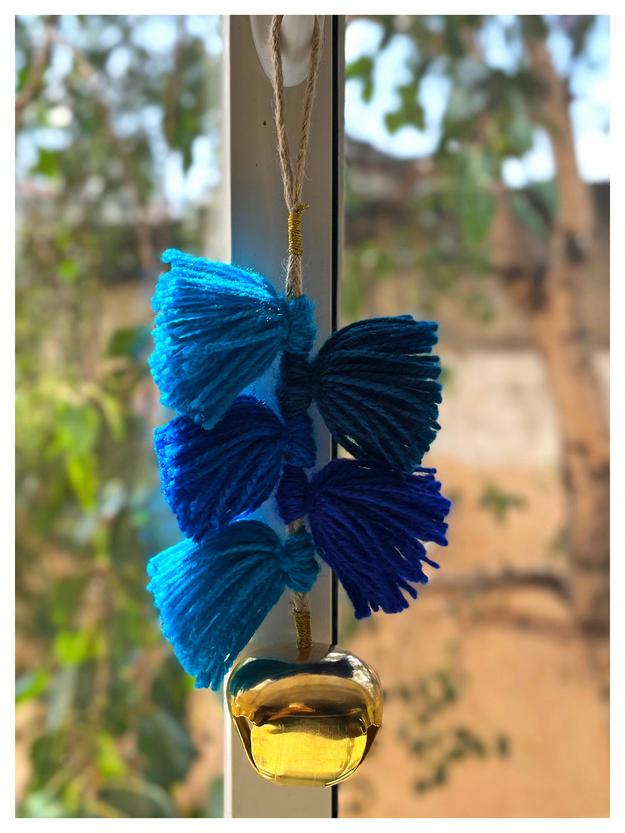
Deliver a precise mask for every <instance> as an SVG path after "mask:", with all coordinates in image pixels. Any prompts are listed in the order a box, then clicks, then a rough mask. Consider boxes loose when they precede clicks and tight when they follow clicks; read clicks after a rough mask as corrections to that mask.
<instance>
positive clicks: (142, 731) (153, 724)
mask: <svg viewBox="0 0 625 833" xmlns="http://www.w3.org/2000/svg"><path fill="white" fill-rule="evenodd" d="M139 751H140V752H141V754H142V755H145V758H146V760H147V769H146V774H147V776H148V777H149V778H150V780H152V781H156V783H158V784H161V785H162V786H164V787H168V786H169V785H171V784H172V783H174V782H175V781H179V780H181V779H182V778H183V777H184V776H185V774H186V772H187V770H188V769H189V766H190V765H191V761H192V760H193V759H194V758H195V756H196V751H195V747H194V746H193V743H192V742H191V738H190V737H189V734H188V732H187V730H186V729H185V727H184V726H183V724H182V723H181V722H180V721H179V720H176V718H174V717H172V715H170V714H168V713H167V712H166V711H164V710H163V709H160V708H158V709H156V710H155V711H154V712H153V713H151V714H149V715H147V716H146V717H144V718H143V720H142V721H141V724H140V726H139Z"/></svg>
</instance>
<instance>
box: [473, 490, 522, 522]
mask: <svg viewBox="0 0 625 833" xmlns="http://www.w3.org/2000/svg"><path fill="white" fill-rule="evenodd" d="M526 505H527V501H526V500H525V498H524V497H522V495H519V494H516V492H506V491H505V490H504V489H500V488H499V486H497V485H495V484H494V483H489V484H488V485H487V486H486V487H485V488H484V491H483V492H482V497H481V499H480V506H483V507H484V509H487V510H488V511H489V512H491V513H492V515H493V516H494V518H495V520H496V521H497V522H498V523H503V522H504V521H505V520H506V519H507V517H508V513H509V512H510V510H511V509H522V508H524V507H525V506H526Z"/></svg>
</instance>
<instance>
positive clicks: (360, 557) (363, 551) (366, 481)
mask: <svg viewBox="0 0 625 833" xmlns="http://www.w3.org/2000/svg"><path fill="white" fill-rule="evenodd" d="M434 474H435V470H434V469H425V468H420V469H418V470H417V471H416V472H415V473H414V474H405V473H403V472H400V471H397V470H394V471H393V470H390V469H387V468H384V467H382V466H378V465H377V464H367V463H360V462H357V461H356V460H333V461H332V462H331V463H328V465H326V466H325V467H324V468H323V469H321V471H320V472H318V473H317V474H316V475H315V476H314V477H313V478H312V480H311V482H310V483H309V484H308V487H307V488H306V486H305V481H304V480H302V475H301V473H300V472H297V471H296V470H295V469H288V468H287V469H286V470H285V478H284V480H283V481H282V482H281V483H280V486H279V488H278V492H277V500H278V505H279V508H280V512H281V515H282V517H283V520H285V521H286V522H289V521H290V520H293V519H294V518H295V517H301V516H302V515H303V514H304V513H307V514H308V521H309V525H310V531H311V533H312V536H313V539H314V542H315V545H316V547H317V551H318V553H319V555H320V556H321V558H323V560H324V561H326V562H327V563H328V564H329V565H330V567H332V569H333V570H334V571H335V572H336V575H337V577H338V579H339V581H340V582H341V584H342V585H343V587H344V588H345V590H346V592H347V595H348V596H349V598H350V599H351V601H352V604H353V605H354V609H355V613H356V618H357V619H362V618H363V617H365V616H369V614H370V613H371V611H377V610H379V609H382V610H383V611H385V612H386V613H397V612H399V611H400V610H403V609H404V608H406V607H407V606H408V601H407V600H406V598H405V596H404V592H405V593H407V594H408V595H409V596H411V597H412V598H416V596H417V593H416V590H415V589H414V587H413V584H426V583H427V581H428V577H427V575H426V574H425V573H424V571H423V565H424V564H429V565H430V566H431V567H435V568H438V566H439V565H438V564H437V563H436V562H435V561H432V559H430V558H429V557H428V556H427V553H426V549H425V546H424V543H423V542H429V541H431V542H433V543H436V544H439V545H441V546H446V545H447V539H446V537H445V534H446V531H447V524H446V523H445V517H446V515H447V513H448V512H449V509H450V506H451V504H450V502H449V501H448V500H447V499H446V498H445V497H443V496H442V495H441V493H440V483H439V482H438V481H437V480H436V479H435V478H434Z"/></svg>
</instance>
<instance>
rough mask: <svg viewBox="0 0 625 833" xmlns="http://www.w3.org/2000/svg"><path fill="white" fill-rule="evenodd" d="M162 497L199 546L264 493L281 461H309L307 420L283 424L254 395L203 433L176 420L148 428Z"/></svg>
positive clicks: (310, 439) (273, 481) (238, 401)
mask: <svg viewBox="0 0 625 833" xmlns="http://www.w3.org/2000/svg"><path fill="white" fill-rule="evenodd" d="M154 448H155V451H156V457H157V459H158V462H159V466H160V470H161V482H162V488H163V494H164V495H165V498H166V500H167V503H168V504H169V507H170V509H171V510H172V512H173V513H174V514H175V515H176V518H177V519H178V525H179V526H180V529H181V531H182V532H184V534H185V535H186V536H187V537H188V538H192V539H193V540H194V541H202V540H203V539H204V538H206V537H207V536H209V535H211V534H213V533H214V532H216V531H217V530H218V529H221V528H222V527H224V526H226V524H228V523H229V522H230V521H232V520H233V519H234V518H236V517H237V516H239V515H241V514H243V513H246V512H253V511H254V510H255V509H257V508H258V507H259V506H260V505H261V503H263V502H264V501H265V500H267V498H268V497H269V496H270V494H271V493H272V491H273V490H274V488H275V486H276V483H277V482H278V480H279V478H280V470H281V467H282V461H283V459H286V460H287V461H289V460H291V461H295V464H296V465H301V466H304V467H309V466H312V465H313V464H314V461H315V445H314V438H313V434H312V424H311V422H310V418H309V417H308V416H306V415H305V414H302V415H300V416H299V417H298V418H296V419H295V418H294V419H291V420H288V421H287V424H285V423H283V422H282V420H281V419H280V418H279V417H278V416H277V415H276V414H275V413H274V412H273V411H272V409H271V408H270V407H269V406H268V405H265V403H264V402H261V401H260V400H258V399H256V398H255V397H253V396H239V397H237V399H235V401H234V404H233V405H232V406H231V407H230V408H229V409H228V411H227V412H226V414H225V415H224V416H223V417H222V419H221V420H220V421H219V422H218V423H217V424H216V425H215V427H214V428H212V429H211V430H210V431H205V430H204V429H203V428H201V427H200V426H199V425H197V424H196V423H195V422H193V421H192V420H191V419H189V418H188V417H185V416H178V417H175V418H174V419H172V420H171V421H170V422H168V423H166V424H165V425H161V426H159V427H158V428H156V429H155V431H154Z"/></svg>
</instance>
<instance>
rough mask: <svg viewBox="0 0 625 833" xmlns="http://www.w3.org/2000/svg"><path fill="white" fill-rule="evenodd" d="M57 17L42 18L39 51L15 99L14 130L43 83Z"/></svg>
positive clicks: (19, 124)
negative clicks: (42, 28)
mask: <svg viewBox="0 0 625 833" xmlns="http://www.w3.org/2000/svg"><path fill="white" fill-rule="evenodd" d="M56 18H57V15H46V17H45V18H44V33H43V39H42V41H41V45H40V46H39V49H38V50H37V51H36V52H35V57H34V60H33V62H32V65H31V68H30V73H29V75H28V80H27V82H26V84H25V85H24V89H23V90H22V91H21V93H20V94H19V95H18V96H17V98H16V99H15V129H16V130H19V128H20V127H21V125H22V117H23V115H24V110H25V109H26V108H27V107H28V105H29V104H30V102H31V101H32V100H33V99H34V98H35V97H36V95H37V94H38V93H39V90H40V89H41V85H42V83H43V75H44V73H45V71H46V69H47V68H48V64H49V63H50V55H51V53H52V42H53V40H54V31H55V25H54V24H55V22H56Z"/></svg>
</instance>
